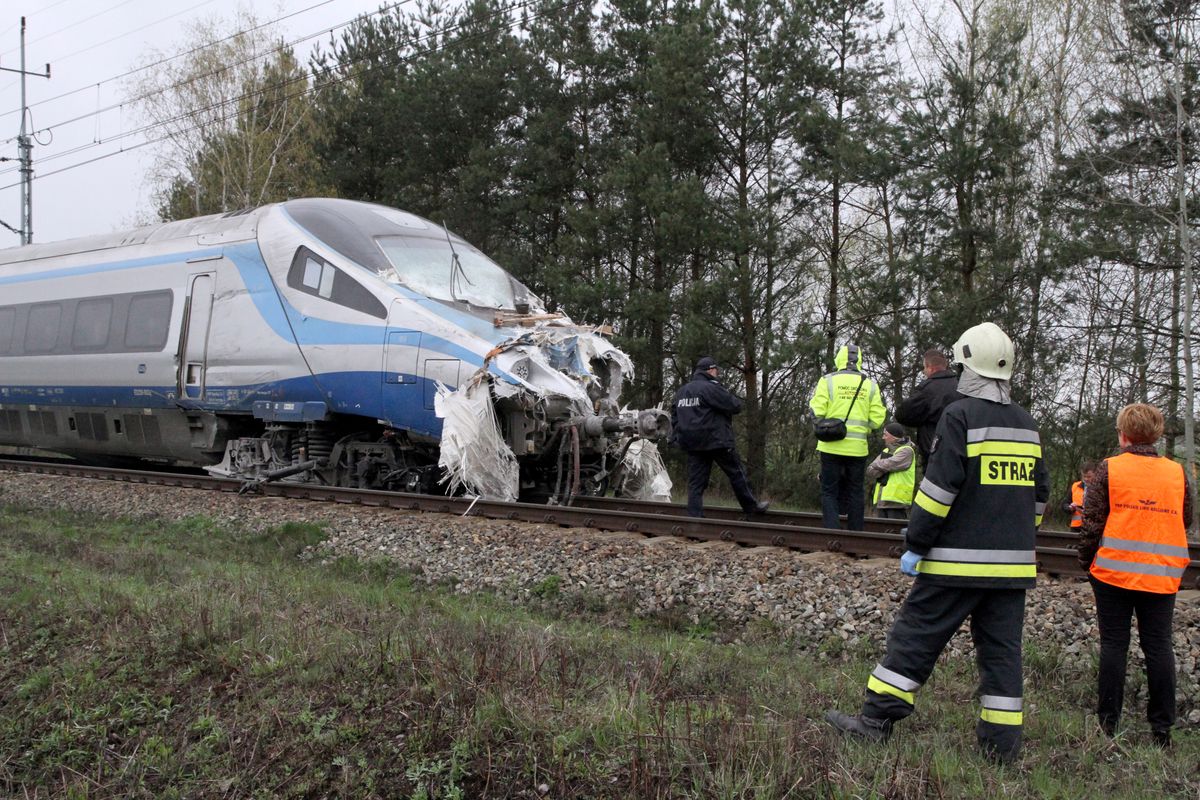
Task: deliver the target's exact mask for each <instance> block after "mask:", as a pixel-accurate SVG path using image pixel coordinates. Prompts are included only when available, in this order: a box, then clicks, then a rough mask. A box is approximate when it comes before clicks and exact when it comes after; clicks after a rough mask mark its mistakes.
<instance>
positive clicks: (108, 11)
mask: <svg viewBox="0 0 1200 800" xmlns="http://www.w3.org/2000/svg"><path fill="white" fill-rule="evenodd" d="M132 2H133V0H121V1H120V2H119V3H117V4H116V5H115V6H110V7H109V8H106V9H104V10H103V11H97V12H96V13H95V14H92V15H91V16H90V17H84V18H83V19H80V20H76V21H75V22H72V23H71V24H70V25H64V26H63V27H61V28H59V29H58V30H56V31H51V32H50V33H47V34H46V35H45V36H40V37H38V38H37V39H34V40H33V41H31V42H29V44H37V43H38V42H41V41H45V40H46V39H49V38H50V37H51V36H57V35H58V34H60V33H62V32H63V31H67V30H70V29H71V28H74V27H77V26H79V25H82V24H83V23H85V22H91V21H92V20H94V19H95V18H96V17H103V16H104V15H105V14H111V13H112V12H114V11H116V10H117V9H118V8H120V7H121V6H127V5H129V4H130V3H132ZM15 52H17V48H15V47H14V48H13V49H12V50H5V51H4V52H2V53H0V55H4V56H7V55H12V54H13V53H15Z"/></svg>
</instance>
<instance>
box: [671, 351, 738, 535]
mask: <svg viewBox="0 0 1200 800" xmlns="http://www.w3.org/2000/svg"><path fill="white" fill-rule="evenodd" d="M701 363H704V362H701ZM712 366H715V364H713V365H712ZM741 410H742V401H741V399H740V398H738V397H737V396H736V395H734V394H733V393H732V392H730V391H729V390H728V389H726V388H725V387H724V386H722V385H721V382H720V381H718V380H717V379H716V378H714V377H713V376H711V375H709V374H708V373H707V372H706V371H704V370H703V369H700V368H699V367H698V368H697V369H696V371H695V372H694V373H692V379H691V380H690V381H688V382H687V383H685V384H684V385H683V386H681V387H680V388H679V391H678V392H676V393H675V404H674V406H672V408H671V425H672V428H673V431H674V432H673V433H672V441H674V442H675V444H677V445H679V447H680V448H682V449H683V450H685V451H687V455H688V504H687V508H688V516H691V517H703V516H704V490H705V489H707V488H708V479H709V475H710V474H711V472H712V465H713V464H716V465H717V466H718V467H720V468H721V470H722V471H723V472H724V473H725V474H726V475H728V476H729V482H730V484H732V485H733V492H734V494H735V495H737V499H738V502H739V503H741V506H742V510H743V511H745V512H746V513H751V512H754V511H757V510H759V507H758V501H757V500H756V499H755V497H754V492H753V491H751V489H750V482H749V480H747V478H746V469H745V467H743V466H742V460H741V459H740V458H738V454H737V450H736V449H734V440H733V415H734V414H737V413H740V412H741Z"/></svg>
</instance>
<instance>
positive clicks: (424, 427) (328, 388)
mask: <svg viewBox="0 0 1200 800" xmlns="http://www.w3.org/2000/svg"><path fill="white" fill-rule="evenodd" d="M435 387H436V383H435V382H434V381H430V380H427V379H425V378H418V377H417V376H415V375H414V376H408V377H407V378H406V382H405V383H403V384H384V383H383V373H380V372H336V373H324V374H321V375H319V376H317V378H316V379H314V378H312V377H308V376H305V377H300V378H291V379H288V380H282V381H272V382H269V383H262V384H257V385H247V386H217V387H209V388H208V389H207V390H206V391H205V397H204V399H203V400H194V399H191V398H185V399H183V400H180V399H178V398H177V397H176V396H175V387H173V386H171V387H161V386H155V387H144V386H138V387H133V386H2V385H0V403H6V404H12V403H16V404H31V405H38V406H45V407H52V406H69V407H72V408H81V409H82V408H89V409H97V410H104V409H116V408H177V407H178V408H187V409H197V410H203V411H214V412H224V413H250V412H251V411H252V410H253V407H254V403H255V402H256V401H263V400H287V401H290V402H298V403H300V402H309V401H324V402H326V403H328V404H329V408H330V410H331V411H333V412H335V413H339V414H350V415H354V416H360V417H365V418H368V419H370V420H376V419H382V420H385V421H386V422H387V423H388V424H390V425H392V426H393V427H396V428H402V429H405V430H412V431H415V432H417V433H423V434H427V435H430V436H441V434H442V421H441V420H440V419H438V418H437V417H436V416H435V415H434V413H433V409H432V408H430V407H428V406H431V405H432V402H431V400H432V397H433V395H434V391H435Z"/></svg>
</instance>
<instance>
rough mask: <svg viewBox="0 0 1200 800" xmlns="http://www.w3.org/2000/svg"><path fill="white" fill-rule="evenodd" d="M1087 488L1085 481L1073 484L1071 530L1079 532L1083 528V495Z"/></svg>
mask: <svg viewBox="0 0 1200 800" xmlns="http://www.w3.org/2000/svg"><path fill="white" fill-rule="evenodd" d="M1085 489H1086V487H1085V486H1084V485H1083V481H1075V482H1074V483H1072V484H1071V506H1072V508H1071V530H1073V531H1077V530H1079V529H1080V528H1082V527H1083V493H1084V490H1085Z"/></svg>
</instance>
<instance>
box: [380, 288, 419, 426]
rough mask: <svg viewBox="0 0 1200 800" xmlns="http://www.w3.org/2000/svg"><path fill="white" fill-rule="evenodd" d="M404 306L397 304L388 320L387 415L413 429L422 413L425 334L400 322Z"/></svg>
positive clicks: (385, 348)
mask: <svg viewBox="0 0 1200 800" xmlns="http://www.w3.org/2000/svg"><path fill="white" fill-rule="evenodd" d="M401 312H402V306H401V304H400V303H396V304H394V305H393V306H392V311H391V314H390V316H389V317H388V329H387V340H386V341H385V342H384V345H383V416H384V419H386V420H387V421H388V423H389V424H391V425H394V426H396V427H410V426H411V425H412V422H413V421H415V420H416V418H417V416H418V415H419V414H420V413H421V411H422V402H421V400H422V398H421V386H420V376H419V375H418V373H417V364H418V356H419V354H420V352H421V332H420V331H414V330H409V329H407V328H405V327H404V326H403V325H401V324H400V323H401V322H402V320H401V319H400V316H401Z"/></svg>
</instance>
